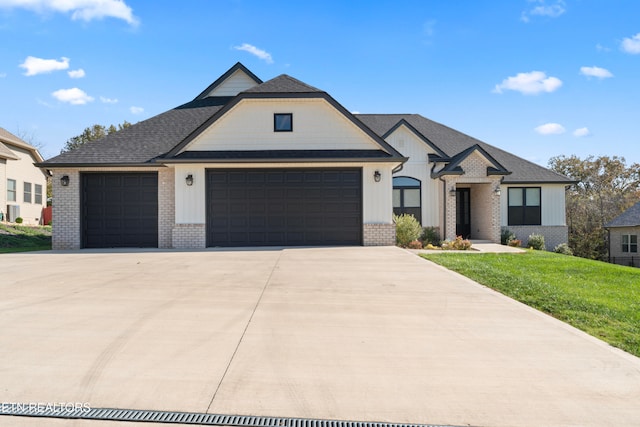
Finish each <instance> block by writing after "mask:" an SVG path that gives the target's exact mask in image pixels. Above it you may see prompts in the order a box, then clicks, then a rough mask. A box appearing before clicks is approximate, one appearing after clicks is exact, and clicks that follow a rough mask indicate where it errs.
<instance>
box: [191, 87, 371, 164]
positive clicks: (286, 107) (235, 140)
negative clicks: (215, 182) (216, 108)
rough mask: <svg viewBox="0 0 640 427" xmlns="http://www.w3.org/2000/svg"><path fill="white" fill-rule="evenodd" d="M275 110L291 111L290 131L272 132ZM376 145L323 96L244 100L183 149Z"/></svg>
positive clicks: (362, 148)
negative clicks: (321, 97)
mask: <svg viewBox="0 0 640 427" xmlns="http://www.w3.org/2000/svg"><path fill="white" fill-rule="evenodd" d="M275 113H291V114H293V131H292V132H274V130H273V115H274V114H275ZM379 148H380V147H379V146H378V145H377V144H376V143H375V142H374V141H373V140H372V139H371V137H370V136H369V135H367V134H366V133H365V132H364V131H363V130H362V129H360V128H359V127H358V126H356V125H355V124H354V123H352V122H351V121H350V120H348V119H347V118H346V117H345V116H344V115H343V114H342V113H340V112H339V111H337V110H336V109H335V108H334V107H333V106H332V105H330V104H329V103H328V102H327V101H325V100H324V99H275V100H273V99H268V100H267V99H264V100H263V99H245V100H242V101H241V102H240V103H239V104H238V105H236V106H235V107H234V108H232V109H231V110H230V111H228V112H227V113H226V114H225V115H224V116H222V117H221V118H219V119H218V120H217V121H216V122H215V123H214V124H212V125H211V126H210V127H209V128H208V129H207V130H206V131H204V132H203V133H202V134H201V135H199V136H198V137H197V138H195V139H194V141H193V142H191V144H189V146H188V147H186V148H185V149H184V151H224V150H377V149H379Z"/></svg>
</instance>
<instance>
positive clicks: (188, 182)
mask: <svg viewBox="0 0 640 427" xmlns="http://www.w3.org/2000/svg"><path fill="white" fill-rule="evenodd" d="M185 181H186V182H187V185H188V186H189V187H191V186H192V185H193V175H191V174H189V175H187V177H186V178H185Z"/></svg>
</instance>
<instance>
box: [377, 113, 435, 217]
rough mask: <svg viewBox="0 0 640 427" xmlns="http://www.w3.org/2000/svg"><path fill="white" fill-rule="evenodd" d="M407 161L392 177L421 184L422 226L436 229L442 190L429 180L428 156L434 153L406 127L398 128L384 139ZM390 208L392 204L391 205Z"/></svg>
mask: <svg viewBox="0 0 640 427" xmlns="http://www.w3.org/2000/svg"><path fill="white" fill-rule="evenodd" d="M385 140H386V142H388V143H389V144H390V145H391V146H392V147H393V148H395V149H396V150H398V151H399V152H400V154H402V155H403V156H404V157H409V161H407V162H406V163H405V164H404V167H403V168H402V170H400V171H399V172H397V173H396V174H395V175H394V176H408V177H411V178H415V179H418V180H420V182H421V192H422V194H421V203H422V226H423V227H437V226H439V225H440V198H439V197H438V191H439V189H440V191H441V189H442V184H440V181H438V180H434V179H431V167H430V165H429V157H428V156H429V154H435V151H434V150H433V149H432V148H431V147H429V146H428V145H427V144H425V142H424V141H422V140H421V139H420V138H418V137H417V136H416V135H415V134H414V133H413V132H412V131H410V130H409V129H407V127H406V126H404V125H403V126H400V127H398V128H397V129H396V130H395V131H394V132H393V133H392V134H391V135H389V136H387V138H386V139H385ZM391 206H392V204H391Z"/></svg>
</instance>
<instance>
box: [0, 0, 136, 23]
mask: <svg viewBox="0 0 640 427" xmlns="http://www.w3.org/2000/svg"><path fill="white" fill-rule="evenodd" d="M0 8H5V9H10V8H23V9H28V10H32V11H34V12H36V13H40V14H42V13H47V12H50V11H53V12H60V13H71V19H73V20H74V21H75V20H83V21H87V22H88V21H91V20H93V19H102V18H107V17H111V18H117V19H122V20H124V21H126V22H128V23H129V24H131V25H137V24H138V18H136V17H135V16H134V15H133V10H132V9H131V7H129V6H127V4H126V3H125V2H124V1H123V0H0Z"/></svg>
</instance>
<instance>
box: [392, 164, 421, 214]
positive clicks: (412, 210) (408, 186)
mask: <svg viewBox="0 0 640 427" xmlns="http://www.w3.org/2000/svg"><path fill="white" fill-rule="evenodd" d="M401 179H409V180H412V181H413V182H411V181H409V182H405V183H404V184H398V182H401V181H400V180H401ZM392 187H393V190H392V191H393V192H395V190H398V191H399V194H400V206H395V204H394V203H393V196H392V201H391V202H392V205H393V206H392V208H393V213H394V214H395V215H402V214H409V215H413V217H414V218H415V219H416V220H418V222H419V223H420V224H422V181H420V180H419V179H417V178H414V177H412V176H394V177H393V180H392ZM406 190H418V202H419V205H418V206H411V207H407V206H405V191H406Z"/></svg>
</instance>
